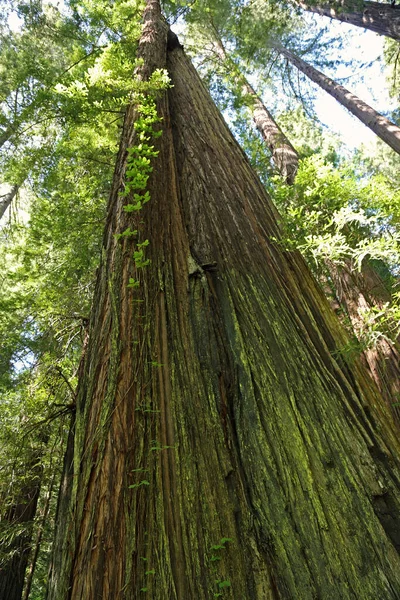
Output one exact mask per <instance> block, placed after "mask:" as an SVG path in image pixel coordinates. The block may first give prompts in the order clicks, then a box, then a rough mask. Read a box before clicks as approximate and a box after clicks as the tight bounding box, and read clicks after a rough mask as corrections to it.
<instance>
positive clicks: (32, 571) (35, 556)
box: [23, 472, 57, 600]
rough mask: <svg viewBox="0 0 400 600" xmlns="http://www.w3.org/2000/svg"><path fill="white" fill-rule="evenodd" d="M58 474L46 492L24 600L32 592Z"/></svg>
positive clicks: (54, 475)
mask: <svg viewBox="0 0 400 600" xmlns="http://www.w3.org/2000/svg"><path fill="white" fill-rule="evenodd" d="M56 475H57V473H56V472H55V473H54V474H53V477H52V479H51V483H50V487H49V490H48V492H47V494H46V500H45V503H44V506H43V512H42V515H41V519H40V523H39V527H38V530H37V534H36V542H35V549H34V552H33V556H32V559H31V561H30V565H29V570H28V574H27V576H26V582H25V589H24V593H23V600H28V599H29V594H30V593H31V588H32V581H33V576H34V574H35V569H36V564H37V560H38V557H39V551H40V546H41V543H42V539H43V532H44V528H45V526H46V521H47V517H48V514H49V509H50V501H51V498H52V495H53V490H54V484H55V478H56Z"/></svg>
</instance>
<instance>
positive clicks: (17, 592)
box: [0, 452, 42, 600]
mask: <svg viewBox="0 0 400 600" xmlns="http://www.w3.org/2000/svg"><path fill="white" fill-rule="evenodd" d="M40 458H41V453H40V454H38V453H36V452H34V455H33V457H32V462H31V464H30V465H27V468H28V469H29V470H31V473H32V476H31V477H32V478H31V481H29V482H28V483H27V484H25V485H24V486H22V488H21V490H20V491H19V492H18V498H17V501H15V502H13V503H12V504H11V506H10V507H9V508H8V509H7V511H6V512H5V514H3V515H2V518H1V519H0V523H1V521H2V522H3V524H6V525H8V526H10V527H11V528H13V529H15V532H16V533H15V534H14V533H13V532H12V529H11V530H10V541H9V542H7V543H5V544H3V545H2V547H1V551H2V552H4V553H5V554H6V555H7V556H8V557H7V558H5V559H3V560H2V561H1V562H0V598H1V600H21V597H22V592H23V587H24V578H25V571H26V567H27V564H28V558H29V553H30V550H31V541H32V527H33V519H34V518H35V514H36V507H37V503H38V499H39V493H40V482H41V474H42V467H41V465H40V464H39V462H38V461H40ZM20 476H21V477H24V476H25V474H24V473H20ZM2 500H4V499H2ZM21 528H22V529H21ZM19 529H21V531H18V530H19Z"/></svg>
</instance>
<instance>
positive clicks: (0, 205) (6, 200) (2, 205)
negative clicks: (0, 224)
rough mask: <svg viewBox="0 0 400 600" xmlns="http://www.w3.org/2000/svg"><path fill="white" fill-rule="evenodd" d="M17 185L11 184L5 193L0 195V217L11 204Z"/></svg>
mask: <svg viewBox="0 0 400 600" xmlns="http://www.w3.org/2000/svg"><path fill="white" fill-rule="evenodd" d="M18 187H19V186H18V185H13V186H12V187H11V189H10V191H8V192H7V193H6V194H3V196H0V219H1V218H2V217H3V215H4V214H5V212H6V211H7V208H8V207H9V206H10V205H11V202H12V201H13V200H14V198H15V196H16V195H17V192H18Z"/></svg>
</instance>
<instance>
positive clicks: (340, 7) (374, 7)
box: [295, 0, 400, 40]
mask: <svg viewBox="0 0 400 600" xmlns="http://www.w3.org/2000/svg"><path fill="white" fill-rule="evenodd" d="M295 4H296V5H297V6H300V7H301V8H302V9H303V10H307V11H310V12H313V13H316V14H318V15H322V16H324V17H330V18H331V19H336V20H337V21H342V22H343V23H349V24H350V25H355V26H356V27H362V28H363V29H369V30H370V31H374V32H375V33H379V35H384V36H386V37H390V38H393V39H394V40H400V10H399V7H398V6H392V5H391V4H389V3H387V4H382V3H380V2H360V3H357V2H349V1H348V0H344V1H343V2H335V3H332V4H309V3H308V2H303V1H302V0H295Z"/></svg>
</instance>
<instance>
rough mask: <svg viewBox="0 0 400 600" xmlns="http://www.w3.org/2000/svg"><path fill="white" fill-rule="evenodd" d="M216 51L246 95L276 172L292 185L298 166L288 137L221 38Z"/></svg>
mask: <svg viewBox="0 0 400 600" xmlns="http://www.w3.org/2000/svg"><path fill="white" fill-rule="evenodd" d="M216 51H217V54H218V55H219V57H220V59H221V62H222V63H230V64H231V67H232V70H233V73H234V74H235V75H237V76H238V79H239V82H240V84H241V86H242V92H243V93H244V94H245V96H246V97H247V100H248V102H247V104H248V106H249V109H250V111H251V114H252V117H253V121H254V124H255V126H256V128H257V130H258V131H259V132H260V134H261V137H262V138H263V140H264V142H265V143H266V145H267V146H268V148H269V149H270V151H271V153H272V160H273V161H274V164H275V166H276V168H277V170H278V172H279V173H280V174H281V175H282V177H284V178H285V180H286V183H288V184H289V185H292V184H293V183H294V180H295V178H296V173H297V170H298V168H299V157H298V154H297V152H296V150H295V149H294V148H293V146H292V144H291V143H290V142H289V140H288V138H287V137H286V136H285V134H284V133H283V131H282V130H281V129H280V127H279V125H278V124H277V123H276V121H275V119H274V118H273V116H272V115H271V113H270V112H269V110H268V109H267V108H266V107H265V105H264V103H263V102H262V100H261V98H260V97H259V96H258V94H257V93H256V92H255V90H254V88H253V87H252V86H251V85H250V83H249V82H248V81H247V79H246V77H245V76H244V75H243V73H241V72H240V71H239V69H238V67H237V65H236V64H235V63H233V61H231V60H230V59H229V56H228V55H227V53H226V50H225V47H224V45H223V43H222V40H221V39H219V38H218V39H217V40H216Z"/></svg>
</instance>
